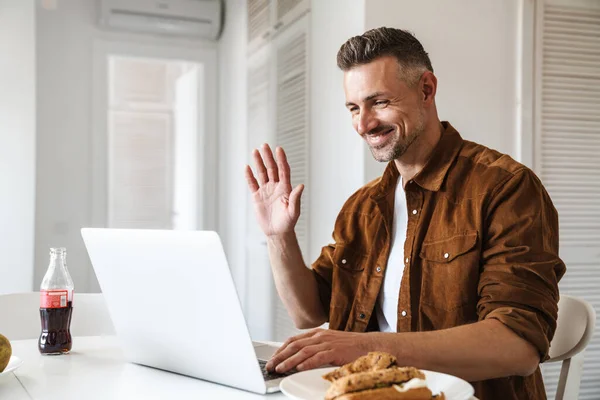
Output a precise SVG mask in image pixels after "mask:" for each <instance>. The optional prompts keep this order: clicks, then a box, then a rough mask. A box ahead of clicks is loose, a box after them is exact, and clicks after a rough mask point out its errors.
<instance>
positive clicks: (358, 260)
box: [333, 244, 367, 272]
mask: <svg viewBox="0 0 600 400" xmlns="http://www.w3.org/2000/svg"><path fill="white" fill-rule="evenodd" d="M333 261H334V263H335V265H336V266H337V267H338V268H340V269H341V270H343V271H347V272H358V271H362V270H363V269H365V265H366V262H367V254H366V253H361V252H358V251H356V250H355V249H354V248H353V247H352V246H349V245H343V244H338V245H336V248H335V251H334V252H333Z"/></svg>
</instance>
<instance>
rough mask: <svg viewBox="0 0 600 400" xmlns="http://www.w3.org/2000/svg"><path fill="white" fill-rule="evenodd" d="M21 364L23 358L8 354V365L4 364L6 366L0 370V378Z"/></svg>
mask: <svg viewBox="0 0 600 400" xmlns="http://www.w3.org/2000/svg"><path fill="white" fill-rule="evenodd" d="M21 364H23V360H21V359H20V358H19V357H16V356H10V361H9V362H8V365H7V366H6V368H4V371H2V372H0V378H2V377H3V376H5V375H8V374H10V373H11V372H13V371H14V370H15V369H17V368H19V367H20V366H21Z"/></svg>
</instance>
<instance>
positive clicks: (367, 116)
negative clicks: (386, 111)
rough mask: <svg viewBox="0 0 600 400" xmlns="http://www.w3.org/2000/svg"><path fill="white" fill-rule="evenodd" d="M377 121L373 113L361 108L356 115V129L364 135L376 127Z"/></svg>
mask: <svg viewBox="0 0 600 400" xmlns="http://www.w3.org/2000/svg"><path fill="white" fill-rule="evenodd" d="M378 125H379V121H378V120H377V118H375V116H374V115H373V113H372V112H371V111H370V110H368V109H363V110H361V112H360V114H358V115H357V116H356V127H355V129H356V131H357V132H358V134H359V135H361V136H362V135H365V134H367V133H369V132H370V131H372V130H373V129H375V128H377V126H378Z"/></svg>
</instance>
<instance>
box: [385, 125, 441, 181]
mask: <svg viewBox="0 0 600 400" xmlns="http://www.w3.org/2000/svg"><path fill="white" fill-rule="evenodd" d="M443 129H444V128H443V127H442V124H441V122H440V121H439V120H437V118H436V120H435V121H434V122H433V123H431V124H429V125H428V126H426V128H425V130H424V131H423V133H421V135H419V137H418V138H417V139H416V140H415V141H414V142H413V143H412V145H411V146H410V147H409V148H408V150H407V151H406V152H405V153H404V154H402V156H400V158H397V159H395V160H394V164H396V168H397V169H398V172H399V173H400V175H401V176H402V180H403V182H404V185H406V183H407V182H408V181H410V180H411V179H412V178H413V177H414V176H415V175H416V174H418V173H419V171H421V170H422V169H423V168H424V167H425V164H426V163H427V161H428V160H429V157H431V153H432V152H433V149H435V146H436V145H437V143H438V141H439V140H440V138H441V136H442V131H443Z"/></svg>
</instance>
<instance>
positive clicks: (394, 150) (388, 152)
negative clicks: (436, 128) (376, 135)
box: [369, 113, 425, 162]
mask: <svg viewBox="0 0 600 400" xmlns="http://www.w3.org/2000/svg"><path fill="white" fill-rule="evenodd" d="M424 131H425V118H424V116H423V113H420V115H419V122H418V124H417V126H415V128H414V129H412V131H410V132H408V133H407V135H406V137H405V138H402V137H401V136H400V132H398V131H397V130H396V131H394V132H393V133H392V135H397V137H396V138H395V139H394V141H393V142H392V143H390V144H388V145H387V146H385V147H382V148H379V149H378V148H374V147H371V146H370V147H369V149H370V150H371V154H372V155H373V158H375V160H376V161H379V162H390V161H392V160H397V159H398V158H400V157H402V155H403V154H404V153H406V151H407V150H408V149H409V148H410V146H411V145H412V144H413V143H414V142H415V140H417V139H418V137H419V136H421V134H422V133H423V132H424Z"/></svg>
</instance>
